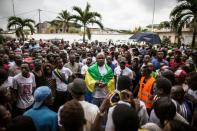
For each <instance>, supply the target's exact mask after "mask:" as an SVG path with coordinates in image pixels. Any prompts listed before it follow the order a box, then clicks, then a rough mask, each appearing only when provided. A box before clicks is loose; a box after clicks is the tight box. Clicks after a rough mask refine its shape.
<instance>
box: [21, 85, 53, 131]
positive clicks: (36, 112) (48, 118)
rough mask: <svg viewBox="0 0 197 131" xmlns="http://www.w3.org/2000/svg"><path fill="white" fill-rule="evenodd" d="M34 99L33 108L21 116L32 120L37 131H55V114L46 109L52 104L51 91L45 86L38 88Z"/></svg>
mask: <svg viewBox="0 0 197 131" xmlns="http://www.w3.org/2000/svg"><path fill="white" fill-rule="evenodd" d="M34 98H35V103H34V106H33V108H31V109H30V110H28V111H26V112H25V113H24V114H23V115H24V116H29V117H31V118H32V120H33V122H34V124H35V126H36V129H37V131H57V113H55V112H53V111H52V110H50V109H49V108H48V107H47V106H49V105H51V104H52V103H53V98H52V93H51V89H50V88H49V87H47V86H40V87H38V88H37V89H36V90H35V92H34Z"/></svg>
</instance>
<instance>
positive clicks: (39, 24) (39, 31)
mask: <svg viewBox="0 0 197 131" xmlns="http://www.w3.org/2000/svg"><path fill="white" fill-rule="evenodd" d="M41 11H42V10H41V9H38V16H39V23H38V29H39V30H38V33H41V16H40V12H41Z"/></svg>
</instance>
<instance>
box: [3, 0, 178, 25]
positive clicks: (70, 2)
mask: <svg viewBox="0 0 197 131" xmlns="http://www.w3.org/2000/svg"><path fill="white" fill-rule="evenodd" d="M153 1H154V0H14V3H15V12H16V14H19V16H20V17H23V18H32V19H34V20H35V21H36V22H38V11H36V10H38V9H42V10H43V11H42V12H41V21H50V20H52V19H54V18H55V17H56V16H57V13H58V12H60V11H61V10H65V9H67V10H68V11H70V12H71V13H74V12H73V11H72V7H73V6H74V5H75V6H80V7H81V8H84V7H85V5H86V3H87V2H89V3H90V5H91V11H96V12H99V13H100V14H101V15H102V23H103V24H104V26H105V27H108V28H114V29H131V28H134V27H137V26H142V27H144V26H146V25H149V24H151V23H152V14H153V13H152V12H153ZM175 6H176V0H156V9H155V21H154V23H159V22H161V21H164V20H169V14H170V11H171V10H172V9H173V7H175ZM11 15H13V10H12V0H0V27H1V28H4V29H5V27H6V24H7V17H9V16H11Z"/></svg>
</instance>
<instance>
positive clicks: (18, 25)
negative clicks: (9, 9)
mask: <svg viewBox="0 0 197 131" xmlns="http://www.w3.org/2000/svg"><path fill="white" fill-rule="evenodd" d="M34 24H35V21H34V20H32V19H22V18H20V17H15V16H11V17H10V18H8V25H7V28H8V30H11V29H15V33H16V36H17V37H19V38H22V40H23V41H24V40H25V31H26V30H27V29H28V30H30V32H31V34H33V33H34V32H35V30H34Z"/></svg>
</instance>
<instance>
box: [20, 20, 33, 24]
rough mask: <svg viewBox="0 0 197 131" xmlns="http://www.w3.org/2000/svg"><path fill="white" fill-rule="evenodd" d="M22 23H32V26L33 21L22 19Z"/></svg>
mask: <svg viewBox="0 0 197 131" xmlns="http://www.w3.org/2000/svg"><path fill="white" fill-rule="evenodd" d="M23 22H24V23H32V24H35V21H34V20H32V19H24V20H23Z"/></svg>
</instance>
